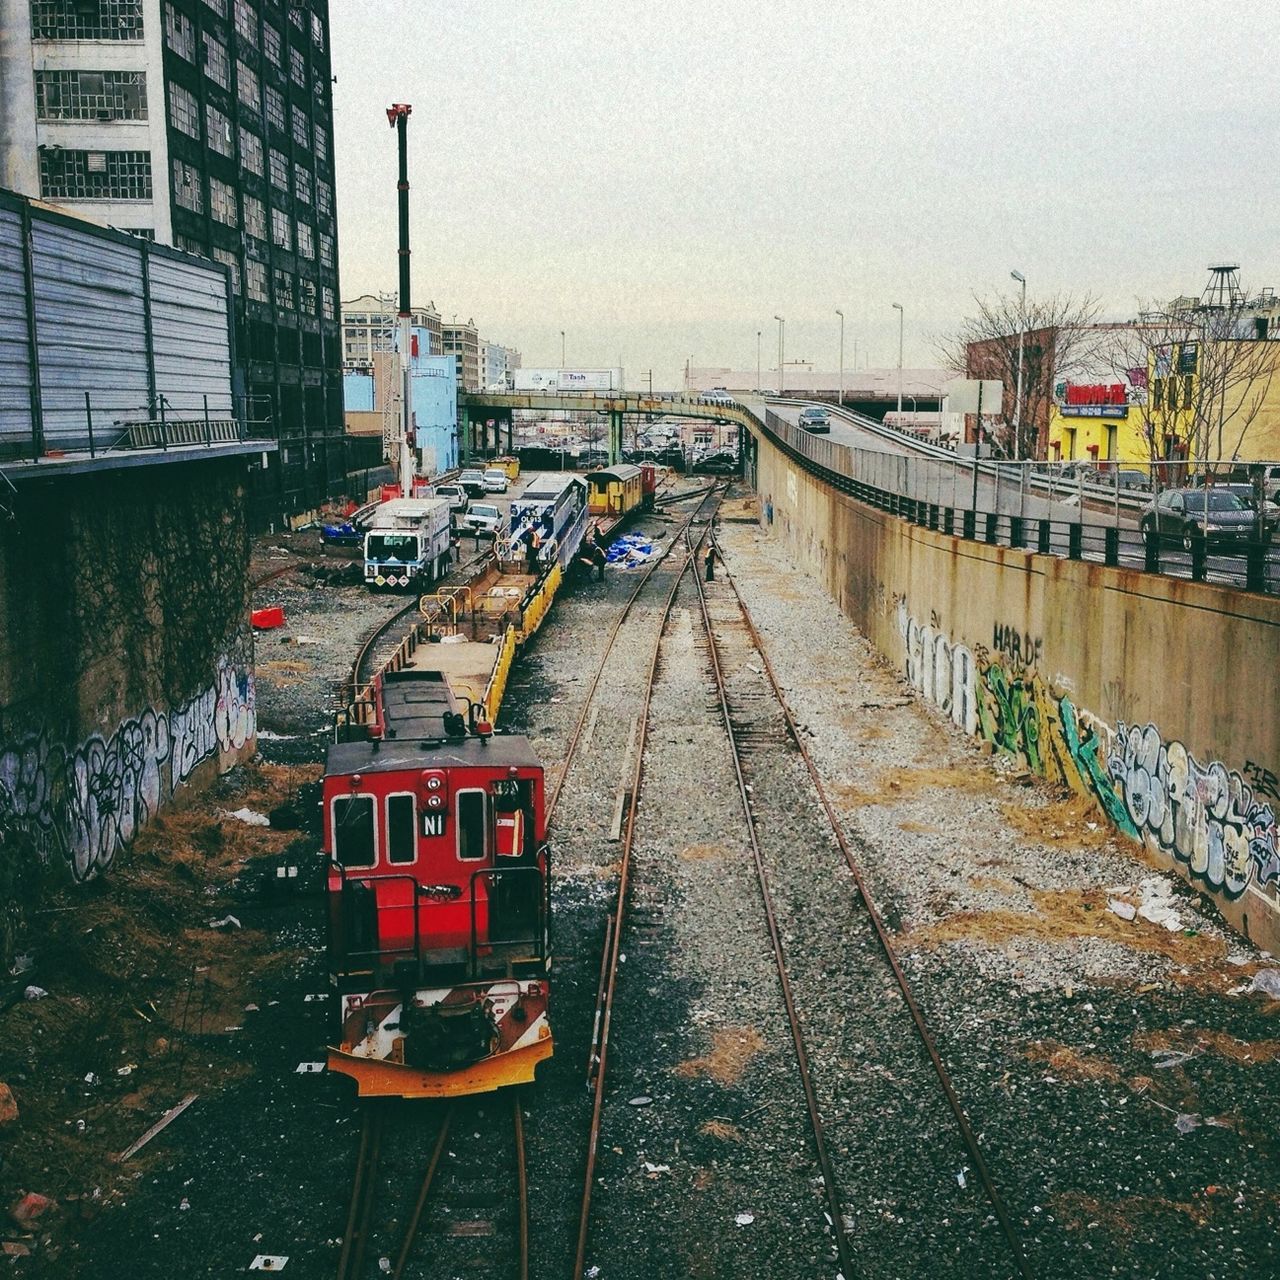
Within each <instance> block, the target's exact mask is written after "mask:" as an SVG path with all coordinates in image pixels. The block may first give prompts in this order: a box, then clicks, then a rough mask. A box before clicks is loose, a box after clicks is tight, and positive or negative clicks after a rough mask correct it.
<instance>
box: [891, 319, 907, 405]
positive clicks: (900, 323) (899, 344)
mask: <svg viewBox="0 0 1280 1280" xmlns="http://www.w3.org/2000/svg"><path fill="white" fill-rule="evenodd" d="M893 309H894V310H895V311H896V312H897V313H898V420H899V421H901V420H902V328H903V325H904V324H905V323H906V312H904V311H903V309H902V303H900V302H895V303H894V304H893Z"/></svg>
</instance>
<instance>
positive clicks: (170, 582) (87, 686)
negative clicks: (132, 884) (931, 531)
mask: <svg viewBox="0 0 1280 1280" xmlns="http://www.w3.org/2000/svg"><path fill="white" fill-rule="evenodd" d="M8 505H9V506H10V507H11V509H12V512H13V519H11V520H9V521H8V522H6V523H4V524H3V525H0V626H2V627H3V629H4V634H3V640H0V827H3V828H4V829H8V830H13V829H16V830H18V831H21V832H22V833H24V834H25V835H26V836H28V837H30V840H31V841H32V842H33V843H34V846H35V849H36V850H37V852H38V853H39V854H40V855H41V856H42V857H43V858H44V859H45V860H46V861H48V862H51V863H57V864H61V865H64V866H65V867H66V868H67V870H68V871H69V873H70V874H71V876H72V877H74V878H75V879H77V880H83V879H87V878H89V877H91V876H93V875H95V874H97V873H99V872H101V871H104V870H105V869H106V868H107V867H109V866H110V865H111V862H112V860H113V859H114V857H115V856H116V854H117V853H118V852H119V851H120V849H122V848H123V847H125V846H126V845H127V844H128V843H129V841H130V840H131V839H132V837H133V835H134V833H135V832H136V831H137V830H138V829H139V828H140V827H141V826H142V825H143V824H144V823H146V822H147V821H148V820H149V819H150V818H151V817H153V816H154V815H155V813H156V812H157V811H158V809H159V808H161V807H162V806H163V805H165V804H166V803H168V802H169V801H170V800H171V799H173V798H174V797H175V796H176V795H178V793H180V792H181V791H182V790H184V789H186V788H190V787H193V786H198V785H199V784H200V783H201V782H203V781H207V780H209V779H211V778H213V777H216V776H217V775H218V773H220V772H222V771H225V770H226V769H229V768H230V767H231V766H232V765H234V764H235V763H236V762H237V761H238V760H240V759H242V758H245V757H246V756H247V755H251V754H252V752H253V750H254V736H255V712H254V681H253V636H252V633H251V631H250V629H249V625H248V605H249V601H248V553H249V542H248V531H247V524H246V504H245V487H244V466H243V462H242V461H240V460H235V459H232V460H226V461H202V462H200V463H196V464H192V465H181V466H165V467H154V468H138V469H136V470H129V471H111V472H98V473H93V474H89V475H82V476H76V477H67V478H63V479H57V480H48V481H42V482H24V483H23V484H22V485H21V487H20V489H19V491H18V493H17V494H16V495H11V499H10V501H9V504H8Z"/></svg>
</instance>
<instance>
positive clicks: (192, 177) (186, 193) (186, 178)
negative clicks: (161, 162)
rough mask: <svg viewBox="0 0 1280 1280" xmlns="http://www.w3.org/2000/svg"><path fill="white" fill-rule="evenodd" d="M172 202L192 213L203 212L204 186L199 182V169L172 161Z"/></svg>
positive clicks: (178, 161)
mask: <svg viewBox="0 0 1280 1280" xmlns="http://www.w3.org/2000/svg"><path fill="white" fill-rule="evenodd" d="M173 199H174V203H175V204H178V205H181V206H182V208H184V209H190V210H191V212H192V213H203V212H204V188H203V187H202V186H201V184H200V171H199V170H198V169H196V168H195V167H194V166H193V165H189V164H183V162H182V161H181V160H175V161H174V162H173Z"/></svg>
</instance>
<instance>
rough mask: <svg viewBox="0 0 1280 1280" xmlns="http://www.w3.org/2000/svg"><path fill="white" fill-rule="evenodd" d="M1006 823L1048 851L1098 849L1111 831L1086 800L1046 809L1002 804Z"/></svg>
mask: <svg viewBox="0 0 1280 1280" xmlns="http://www.w3.org/2000/svg"><path fill="white" fill-rule="evenodd" d="M1000 812H1001V813H1002V814H1004V818H1005V821H1006V822H1007V823H1008V824H1009V825H1010V826H1011V827H1012V828H1013V829H1014V830H1015V831H1018V832H1020V833H1021V834H1022V835H1024V836H1027V837H1028V838H1030V839H1032V840H1038V841H1039V842H1040V843H1041V844H1045V845H1048V846H1049V847H1050V848H1051V849H1064V848H1066V849H1100V848H1102V847H1103V846H1104V845H1106V844H1107V843H1108V842H1109V841H1110V839H1111V836H1112V830H1111V827H1110V826H1109V825H1108V823H1107V822H1106V821H1105V819H1104V818H1103V817H1102V815H1101V814H1100V813H1099V812H1098V807H1097V805H1095V804H1094V803H1093V801H1092V800H1090V799H1089V798H1088V797H1087V796H1072V797H1071V798H1070V799H1069V800H1058V801H1055V802H1053V803H1051V804H1046V805H1022V804H1002V805H1001V806H1000Z"/></svg>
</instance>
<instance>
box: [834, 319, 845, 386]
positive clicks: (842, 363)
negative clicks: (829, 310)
mask: <svg viewBox="0 0 1280 1280" xmlns="http://www.w3.org/2000/svg"><path fill="white" fill-rule="evenodd" d="M836 315H838V316H839V317H840V398H839V399H838V400H837V401H836V403H837V404H838V405H839V406H840V407H841V408H844V312H843V311H841V310H840V308H839V307H837V308H836Z"/></svg>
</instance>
